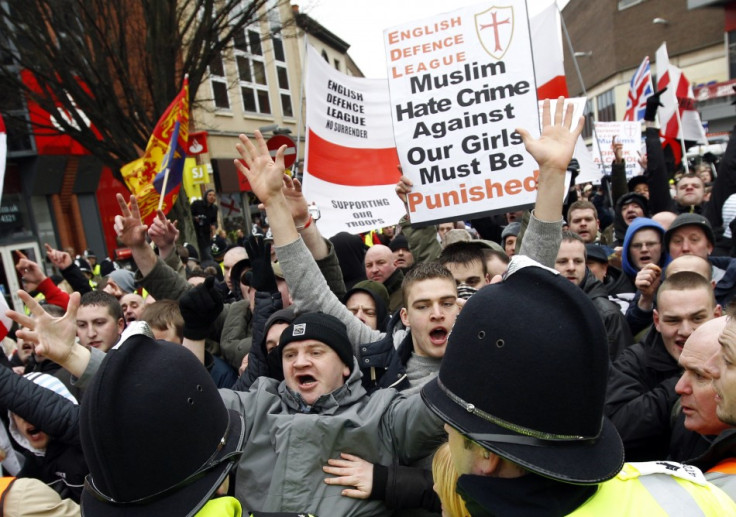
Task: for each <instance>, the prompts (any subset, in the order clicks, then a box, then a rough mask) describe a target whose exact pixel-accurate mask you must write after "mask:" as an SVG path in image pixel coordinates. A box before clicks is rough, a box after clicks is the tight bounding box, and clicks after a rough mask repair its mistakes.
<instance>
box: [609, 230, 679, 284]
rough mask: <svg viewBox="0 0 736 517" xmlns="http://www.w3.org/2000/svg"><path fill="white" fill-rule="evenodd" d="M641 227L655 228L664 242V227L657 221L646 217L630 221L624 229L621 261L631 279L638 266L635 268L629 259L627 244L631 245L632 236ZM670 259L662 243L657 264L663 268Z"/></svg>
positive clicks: (634, 275)
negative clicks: (626, 228)
mask: <svg viewBox="0 0 736 517" xmlns="http://www.w3.org/2000/svg"><path fill="white" fill-rule="evenodd" d="M643 229H651V230H656V231H657V232H659V234H660V242H663V243H664V228H662V225H661V224H659V223H658V222H657V221H655V220H653V219H649V218H648V217H637V218H636V219H634V220H633V221H631V224H630V225H629V228H628V230H626V236H625V237H624V247H623V251H622V252H621V261H622V266H623V270H624V273H626V274H627V275H628V276H629V278H631V280H632V281H633V280H634V278H636V274H637V273H638V272H639V268H637V267H636V266H635V265H634V263H633V262H632V261H631V257H630V256H629V246H631V239H632V238H633V237H634V234H635V233H636V232H638V231H639V230H643ZM670 260H671V259H670V256H669V254H668V253H667V250H665V249H664V244H662V256H661V257H660V258H659V262H658V263H657V265H658V266H659V267H661V268H662V269H663V270H664V268H665V267H667V264H669V263H670Z"/></svg>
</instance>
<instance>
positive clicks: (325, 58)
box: [322, 50, 330, 63]
mask: <svg viewBox="0 0 736 517" xmlns="http://www.w3.org/2000/svg"><path fill="white" fill-rule="evenodd" d="M322 59H324V60H325V61H327V62H328V63H329V62H330V58H329V57H327V52H325V51H324V50H323V51H322Z"/></svg>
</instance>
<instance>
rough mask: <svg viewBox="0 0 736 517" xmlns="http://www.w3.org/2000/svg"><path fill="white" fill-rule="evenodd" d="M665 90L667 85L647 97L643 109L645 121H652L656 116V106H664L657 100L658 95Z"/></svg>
mask: <svg viewBox="0 0 736 517" xmlns="http://www.w3.org/2000/svg"><path fill="white" fill-rule="evenodd" d="M666 91H667V87H666V86H665V87H664V88H662V89H661V90H659V91H658V92H657V93H654V94H652V95H650V96H649V97H647V109H646V110H645V111H644V120H646V121H647V122H654V118H655V117H656V116H657V108H659V107H660V106H664V104H662V103H661V102H659V97H660V96H661V95H662V94H663V93H664V92H666Z"/></svg>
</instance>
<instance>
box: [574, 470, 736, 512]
mask: <svg viewBox="0 0 736 517" xmlns="http://www.w3.org/2000/svg"><path fill="white" fill-rule="evenodd" d="M568 515H570V516H574V517H588V516H591V517H593V516H607V515H616V516H619V515H646V516H647V517H657V516H683V517H692V516H695V515H698V516H706V517H707V516H714V517H716V516H718V517H720V516H724V515H736V502H734V501H733V500H732V499H731V498H730V497H729V496H728V495H726V494H725V493H724V492H723V491H722V490H721V489H719V488H718V487H716V486H715V485H713V484H711V483H708V482H707V481H706V480H705V477H704V476H703V473H702V472H700V470H698V469H697V468H696V467H691V466H687V465H681V464H679V463H675V462H671V461H649V462H643V463H627V464H625V465H624V468H623V469H622V470H621V472H620V473H619V474H618V475H617V476H616V477H615V478H613V479H611V480H609V481H606V482H605V483H601V484H600V485H599V486H598V490H597V491H596V493H595V495H593V496H592V497H591V498H590V499H588V501H586V502H585V504H583V505H582V506H580V507H578V509H577V510H575V511H574V512H572V513H570V514H568Z"/></svg>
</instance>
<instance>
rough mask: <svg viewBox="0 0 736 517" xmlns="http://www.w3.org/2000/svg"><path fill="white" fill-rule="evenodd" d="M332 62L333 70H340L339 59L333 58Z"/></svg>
mask: <svg viewBox="0 0 736 517" xmlns="http://www.w3.org/2000/svg"><path fill="white" fill-rule="evenodd" d="M333 62H334V63H335V70H340V60H339V59H335V60H334V61H333Z"/></svg>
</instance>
